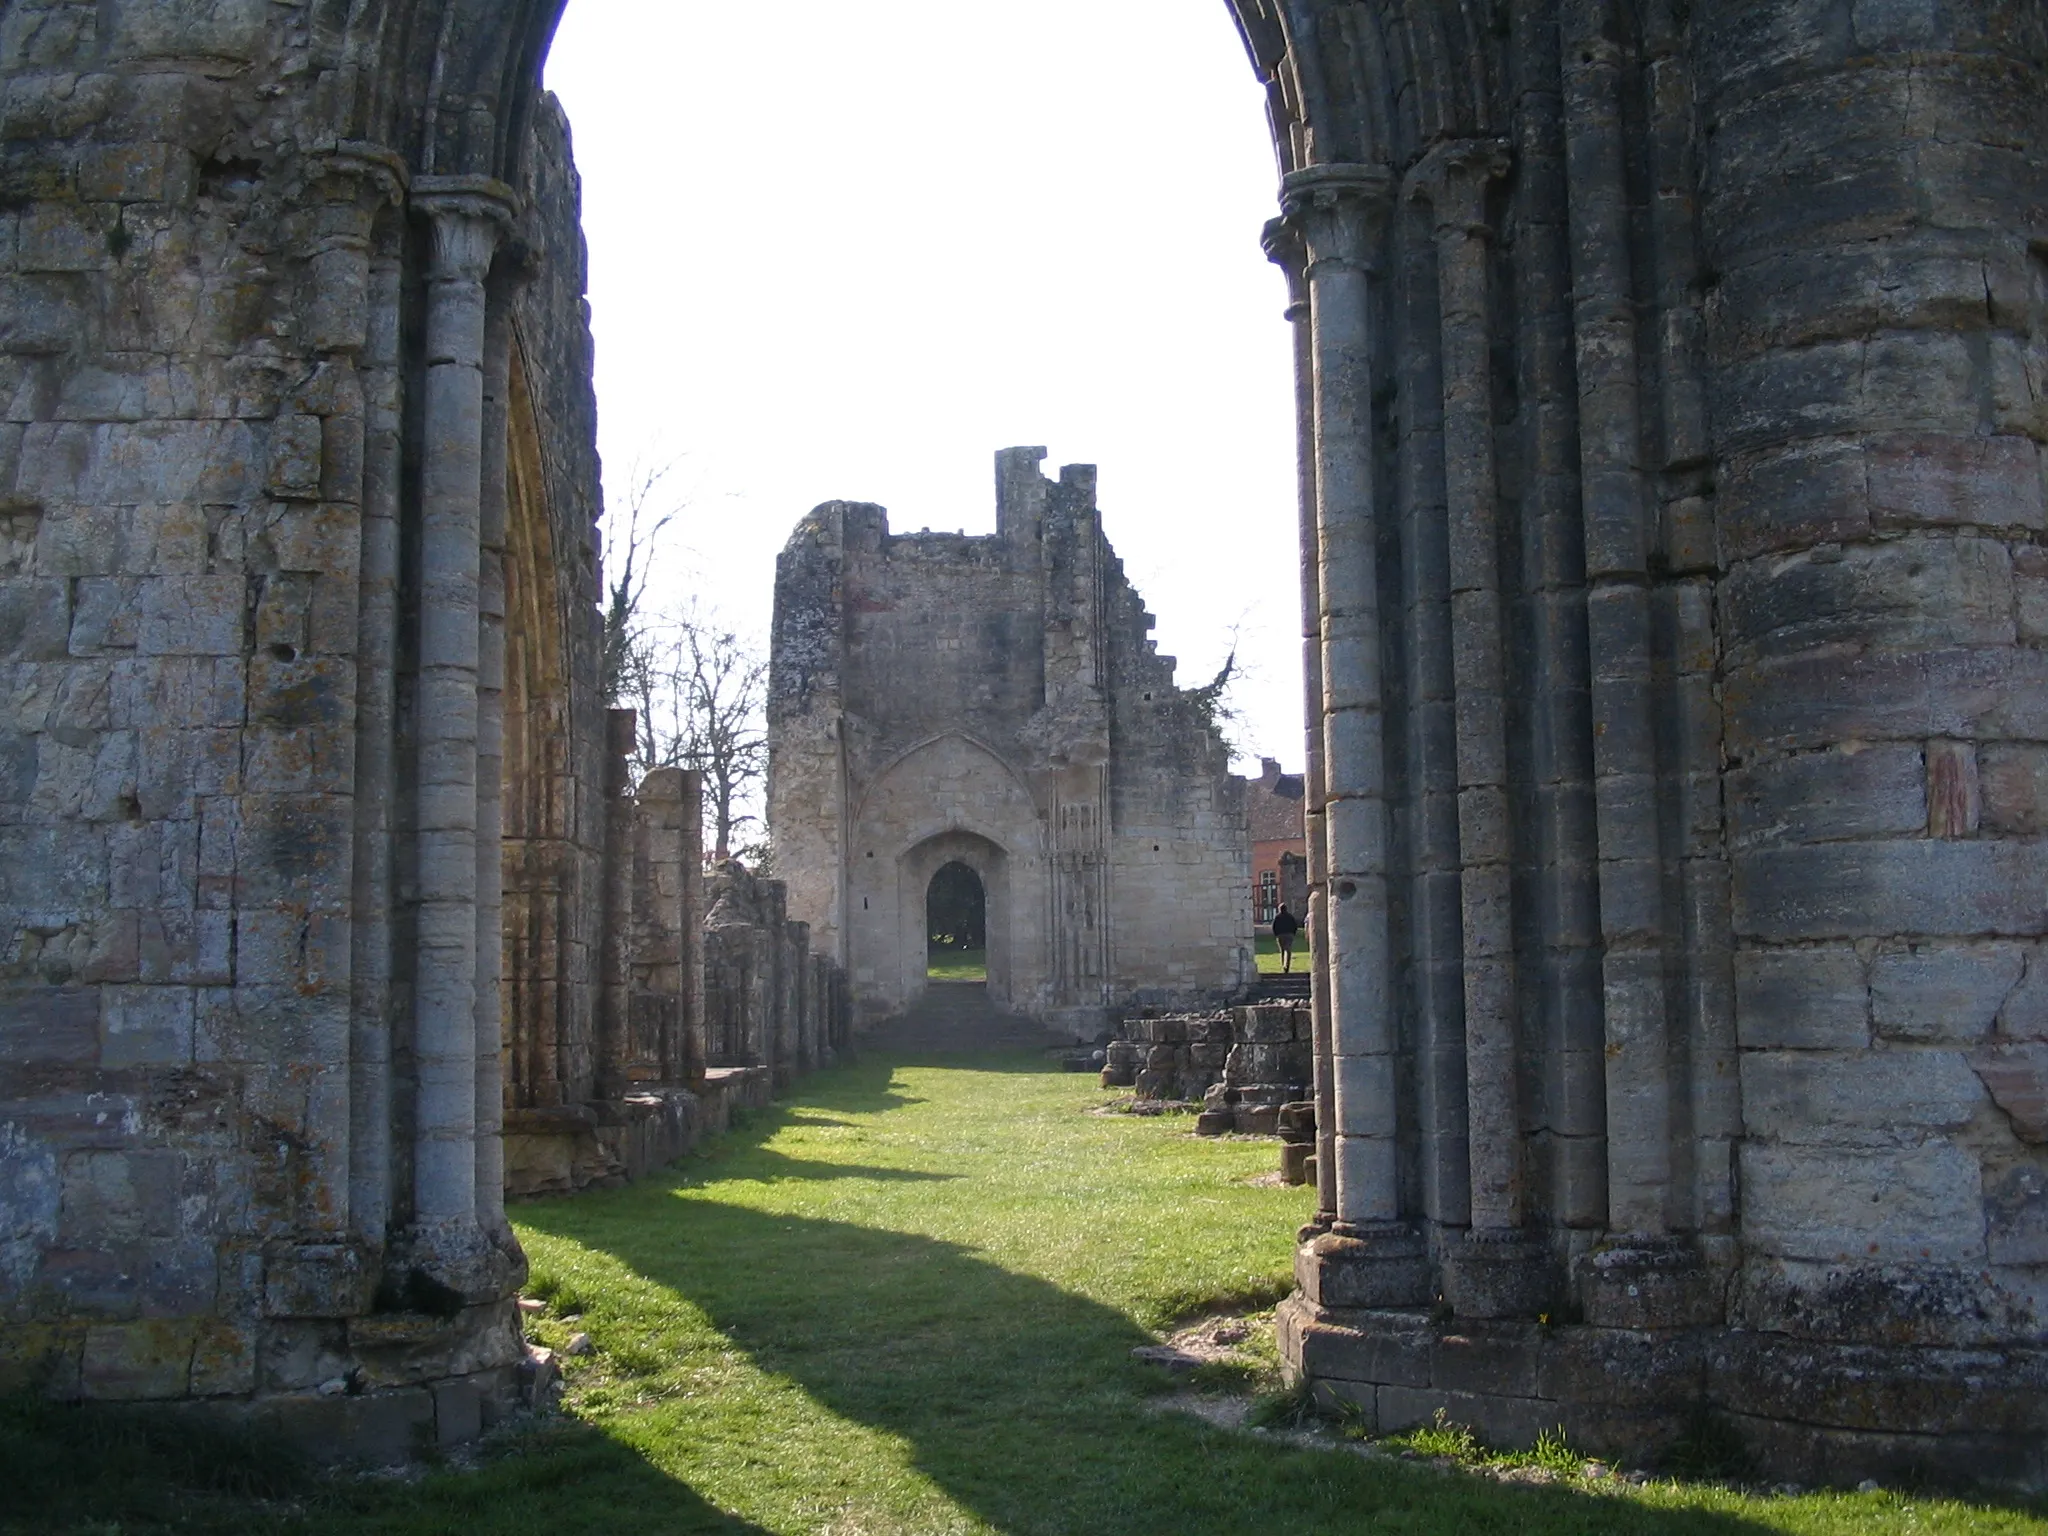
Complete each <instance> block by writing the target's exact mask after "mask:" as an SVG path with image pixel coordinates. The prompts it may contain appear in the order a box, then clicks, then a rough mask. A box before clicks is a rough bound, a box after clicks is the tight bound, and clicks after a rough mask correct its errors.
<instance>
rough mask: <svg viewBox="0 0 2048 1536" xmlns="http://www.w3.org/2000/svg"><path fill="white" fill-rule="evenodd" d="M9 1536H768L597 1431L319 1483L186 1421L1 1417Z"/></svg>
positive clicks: (35, 1409) (220, 1431)
mask: <svg viewBox="0 0 2048 1536" xmlns="http://www.w3.org/2000/svg"><path fill="white" fill-rule="evenodd" d="M0 1476H4V1478H5V1487H6V1498H5V1503H4V1505H0V1532H4V1533H7V1536H15V1533H17V1532H18V1533H22V1536H27V1533H30V1532H36V1533H44V1532H58V1531H65V1532H74V1533H90V1536H129V1533H137V1532H144V1531H162V1530H175V1531H180V1532H188V1533H201V1536H215V1533H219V1536H227V1533H233V1536H272V1533H275V1536H297V1533H306V1536H312V1533H316V1532H328V1531H335V1532H340V1531H346V1532H349V1533H351V1536H358V1533H360V1536H380V1533H381V1536H444V1533H446V1532H450V1531H461V1532H464V1533H466V1536H570V1533H582V1532H589V1533H592V1536H595V1533H599V1532H610V1531H613V1530H615V1529H618V1528H619V1527H618V1525H617V1523H616V1521H617V1519H618V1517H619V1516H620V1515H622V1514H624V1513H625V1512H628V1511H630V1512H631V1513H632V1514H633V1515H635V1516H639V1517H641V1518H642V1519H643V1520H644V1519H645V1518H646V1517H648V1516H652V1517H653V1519H654V1523H643V1524H640V1525H639V1526H638V1528H639V1529H642V1530H647V1531H650V1532H652V1531H659V1532H661V1533H663V1536H668V1533H674V1536H766V1533H765V1532H764V1531H763V1530H762V1529H761V1527H759V1526H757V1525H753V1524H751V1523H749V1522H748V1521H745V1520H742V1519H739V1518H737V1517H736V1516H733V1515H729V1514H726V1513H725V1512H724V1511H723V1510H720V1509H718V1508H716V1507H715V1506H713V1505H712V1504H710V1503H709V1502H707V1501H706V1500H705V1499H703V1498H702V1497H700V1496H699V1495H698V1494H697V1493H696V1492H695V1491H693V1490H692V1489H690V1488H689V1487H688V1486H686V1485H685V1484H682V1483H679V1482H677V1481H676V1480H675V1479H674V1478H672V1477H669V1476H668V1475H666V1474H665V1473H663V1472H661V1471H660V1470H658V1469H657V1468H655V1467H652V1466H650V1465H649V1464H648V1463H647V1462H646V1460H645V1459H643V1458H642V1457H641V1456H640V1455H638V1454H637V1453H636V1452H634V1451H633V1450H632V1449H630V1448H629V1447H627V1446H624V1445H621V1444H619V1443H618V1442H617V1441H616V1440H614V1439H612V1438H611V1437H610V1436H608V1435H606V1434H605V1433H604V1432H603V1431H601V1430H599V1429H596V1428H594V1427H592V1426H590V1425H587V1424H581V1423H577V1422H575V1421H573V1420H554V1421H550V1422H547V1423H543V1424H539V1425H536V1426H534V1427H532V1428H531V1429H529V1430H528V1431H527V1432H526V1433H524V1434H522V1435H520V1436H518V1438H517V1439H516V1440H515V1441H513V1442H511V1443H501V1444H498V1445H495V1446H493V1447H492V1448H491V1452H490V1455H489V1459H488V1460H487V1461H486V1462H485V1463H484V1464H483V1465H482V1466H481V1467H480V1468H479V1469H478V1470H476V1471H474V1472H469V1473H465V1474H463V1475H462V1476H459V1477H446V1476H442V1477H436V1476H427V1477H422V1478H418V1479H410V1480H405V1481H398V1480H393V1479H388V1478H353V1477H349V1476H346V1475H339V1476H333V1477H325V1478H321V1477H316V1476H315V1475H314V1474H313V1473H312V1472H311V1470H310V1469H309V1468H308V1467H307V1466H306V1464H305V1463H304V1460H303V1458H302V1457H300V1456H298V1455H297V1454H296V1453H295V1452H293V1451H292V1450H290V1448H288V1447H285V1446H282V1445H280V1444H277V1443H275V1442H271V1441H269V1440H267V1439H266V1438H265V1437H263V1436H262V1435H260V1434H256V1433H252V1432H250V1431H247V1430H240V1429H224V1428H221V1427H218V1426H215V1425H210V1424H208V1423H207V1422H206V1421H205V1420H203V1419H196V1418H195V1417H194V1416H192V1415H190V1414H183V1413H166V1412H163V1411H161V1410H158V1411H150V1410H145V1409H137V1408H117V1407H108V1406H105V1405H98V1404H88V1405H69V1404H65V1405H59V1404H53V1403H48V1402H43V1401H39V1400H34V1399H20V1398H17V1399H13V1400H7V1401H0Z"/></svg>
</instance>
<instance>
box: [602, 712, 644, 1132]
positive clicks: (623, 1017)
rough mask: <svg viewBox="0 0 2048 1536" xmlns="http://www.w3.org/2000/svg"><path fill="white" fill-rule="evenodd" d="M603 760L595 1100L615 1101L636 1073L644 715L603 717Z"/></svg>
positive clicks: (628, 713)
mask: <svg viewBox="0 0 2048 1536" xmlns="http://www.w3.org/2000/svg"><path fill="white" fill-rule="evenodd" d="M605 726H606V731H605V759H604V869H603V873H602V876H601V879H602V883H603V890H604V932H603V936H602V938H601V940H600V941H599V946H598V987H599V989H600V990H599V994H598V1001H597V1049H596V1051H595V1052H594V1053H593V1054H594V1055H595V1057H596V1060H595V1062H594V1064H593V1065H594V1068H595V1075H596V1081H597V1096H598V1097H599V1098H601V1099H615V1098H618V1097H620V1096H621V1095H622V1094H624V1093H625V1092H626V1091H627V1087H628V1085H629V1084H630V1083H631V1081H632V1074H631V1072H630V1071H629V1070H628V1068H627V1060H628V1057H629V1055H630V1053H631V1046H632V1027H633V1026H632V990H633V970H632V966H633V938H632V925H633V809H634V807H633V783H632V759H633V749H634V747H635V746H636V745H637V744H638V742H639V739H640V737H639V731H640V717H639V715H638V714H636V713H635V712H634V711H632V710H630V709H614V710H609V711H607V713H606V716H605Z"/></svg>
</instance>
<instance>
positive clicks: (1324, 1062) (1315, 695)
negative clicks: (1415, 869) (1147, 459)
mask: <svg viewBox="0 0 2048 1536" xmlns="http://www.w3.org/2000/svg"><path fill="white" fill-rule="evenodd" d="M1262 240H1263V243H1264V245H1265V249H1266V255H1267V258H1268V259H1269V260H1271V261H1272V262H1273V263H1274V264H1275V265H1277V266H1278V267H1279V268H1280V270H1281V271H1282V272H1283V273H1285V274H1286V277H1287V313H1286V318H1287V324H1288V327H1289V329H1290V331H1291V332H1292V334H1293V340H1294V407H1295V410H1294V420H1295V472H1296V478H1297V487H1296V489H1297V494H1298V498H1299V513H1300V532H1301V625H1302V642H1301V674H1302V686H1303V696H1304V700H1305V703H1304V707H1303V712H1302V718H1303V719H1304V720H1305V721H1307V722H1308V729H1307V747H1306V761H1305V763H1304V766H1303V773H1302V790H1303V793H1302V832H1303V841H1304V844H1305V846H1306V852H1307V870H1306V875H1307V880H1308V911H1306V912H1305V913H1301V914H1299V916H1300V918H1301V920H1302V922H1303V924H1304V925H1305V926H1306V928H1307V931H1308V949H1309V981H1310V992H1309V1014H1310V1018H1311V1020H1312V1033H1313V1046H1312V1052H1313V1057H1314V1067H1315V1082H1316V1096H1317V1098H1318V1099H1319V1100H1322V1101H1325V1102H1327V1101H1328V1099H1329V1097H1330V1093H1331V1072H1332V1070H1333V1063H1334V1060H1335V1058H1334V1056H1333V1054H1332V1049H1331V1034H1330V936H1329V910H1328V893H1327V891H1326V890H1325V886H1326V884H1327V882H1328V880H1329V873H1330V864H1329V856H1328V852H1327V850H1326V849H1325V847H1324V843H1323V804H1324V800H1325V796H1326V790H1325V779H1324V774H1323V731H1322V710H1323V641H1322V582H1321V578H1320V574H1319V572H1318V569H1317V558H1316V553H1317V552H1316V438H1315V384H1316V371H1315V332H1314V330H1313V328H1312V327H1311V326H1310V325H1309V309H1308V271H1307V266H1306V262H1307V252H1306V251H1305V250H1304V248H1303V246H1302V241H1301V234H1300V231H1299V230H1297V229H1296V228H1295V227H1294V226H1293V225H1292V224H1290V223H1289V222H1288V221H1287V220H1286V219H1273V220H1271V221H1269V222H1268V223H1267V225H1266V228H1265V231H1264V234H1263V237H1262ZM1336 1219H1337V1124H1336V1119H1335V1117H1334V1116H1331V1115H1327V1114H1324V1115H1319V1116H1317V1118H1316V1214H1315V1218H1314V1222H1313V1223H1312V1225H1314V1226H1316V1227H1318V1228H1321V1229H1323V1230H1328V1228H1329V1226H1330V1223H1331V1222H1333V1221H1335V1220H1336Z"/></svg>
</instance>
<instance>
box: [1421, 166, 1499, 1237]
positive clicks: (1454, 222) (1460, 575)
mask: <svg viewBox="0 0 2048 1536" xmlns="http://www.w3.org/2000/svg"><path fill="white" fill-rule="evenodd" d="M1507 165H1508V158H1507V153H1506V150H1505V149H1504V148H1503V147H1502V146H1501V145H1498V144H1495V143H1492V142H1488V141H1480V142H1476V143H1474V142H1462V143H1451V144H1446V145H1442V146H1439V147H1438V148H1437V149H1436V150H1433V151H1432V152H1431V153H1430V155H1429V156H1428V157H1427V158H1426V159H1425V160H1424V161H1423V163H1422V164H1421V165H1420V166H1418V167H1417V168H1416V172H1415V185H1416V187H1417V188H1418V190H1419V191H1421V192H1423V193H1424V194H1425V195H1426V196H1428V198H1429V199H1430V201H1431V203H1432V205H1433V208H1434V212H1435V224H1436V244H1437V263H1436V267H1437V291H1438V295H1439V308H1440V335H1441V341H1442V354H1441V355H1442V387H1443V400H1444V422H1443V453H1444V487H1445V496H1446V503H1447V509H1448V512H1449V517H1448V520H1447V522H1448V534H1449V557H1450V588H1451V654H1452V658H1453V669H1454V672H1455V685H1456V697H1457V767H1458V849H1459V866H1460V867H1459V906H1460V913H1461V918H1462V930H1463V932H1462V940H1463V943H1462V956H1463V974H1464V1005H1465V1079H1466V1114H1467V1133H1466V1139H1467V1146H1468V1148H1469V1153H1468V1156H1469V1169H1470V1180H1471V1207H1470V1220H1471V1224H1472V1227H1473V1229H1474V1230H1475V1232H1485V1231H1499V1232H1509V1231H1514V1230H1516V1229H1518V1228H1520V1226H1521V1225H1522V1202H1523V1192H1522V1170H1521V1123H1520V1122H1521V1115H1520V1109H1519V1105H1518V1102H1517V1095H1516V1086H1515V1048H1516V1040H1515V1015H1516V995H1515V965H1514V914H1513V896H1512V892H1511V889H1510V875H1511V869H1510V852H1511V850H1510V843H1509V807H1508V782H1507V779H1508V769H1507V710H1506V696H1505V695H1506V671H1505V658H1504V655H1503V652H1502V632H1503V624H1502V616H1501V583H1500V533H1499V526H1498V522H1499V519H1498V512H1497V507H1496V498H1497V494H1498V492H1497V478H1496V474H1495V469H1494V446H1493V368H1492V361H1491V341H1490V337H1489V334H1488V314H1489V308H1490V306H1489V304H1488V302H1487V288H1488V276H1487V259H1488V249H1487V243H1488V239H1489V231H1488V229H1487V225H1486V192H1487V188H1488V186H1489V185H1490V184H1491V183H1492V182H1493V181H1494V180H1495V179H1496V178H1498V177H1499V176H1500V175H1501V174H1503V173H1504V172H1505V171H1506V169H1507Z"/></svg>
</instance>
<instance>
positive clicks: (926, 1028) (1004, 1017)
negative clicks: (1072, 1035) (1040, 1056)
mask: <svg viewBox="0 0 2048 1536" xmlns="http://www.w3.org/2000/svg"><path fill="white" fill-rule="evenodd" d="M1054 1043H1055V1042H1054V1041H1053V1040H1052V1039H1051V1038H1050V1037H1049V1036H1048V1035H1047V1034H1046V1032H1045V1030H1044V1029H1042V1028H1040V1027H1039V1026H1038V1025H1037V1024H1035V1023H1033V1022H1032V1021H1031V1020H1030V1019H1025V1018H1019V1017H1018V1016H1016V1015H1015V1014H1010V1013H1005V1012H1003V1010H1002V1009H1000V1008H998V1007H996V1005H995V1004H994V1003H992V1002H990V1001H989V996H988V986H987V984H986V983H983V982H957V981H956V982H934V983H933V984H932V985H931V986H929V987H927V988H926V989H925V994H924V996H922V997H920V998H919V999H918V1000H917V1001H916V1002H915V1003H913V1004H912V1005H911V1006H910V1007H909V1008H907V1009H905V1010H904V1011H903V1012H902V1013H900V1014H897V1015H896V1016H895V1017H894V1018H892V1019H885V1020H883V1021H882V1022H881V1023H880V1024H878V1025H876V1026H875V1028H874V1029H873V1030H871V1031H869V1032H867V1033H866V1034H865V1035H863V1036H862V1037H861V1039H860V1040H859V1041H858V1044H859V1046H860V1048H861V1049H862V1050H864V1051H880V1052H883V1053H885V1054H889V1053H917V1054H939V1055H970V1054H974V1053H978V1052H983V1051H1022V1050H1042V1049H1044V1048H1046V1047H1047V1046H1050V1045H1052V1044H1054Z"/></svg>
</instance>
